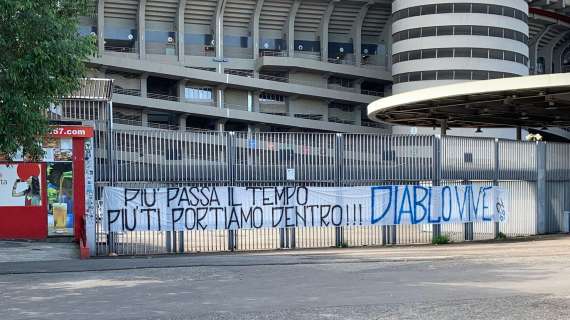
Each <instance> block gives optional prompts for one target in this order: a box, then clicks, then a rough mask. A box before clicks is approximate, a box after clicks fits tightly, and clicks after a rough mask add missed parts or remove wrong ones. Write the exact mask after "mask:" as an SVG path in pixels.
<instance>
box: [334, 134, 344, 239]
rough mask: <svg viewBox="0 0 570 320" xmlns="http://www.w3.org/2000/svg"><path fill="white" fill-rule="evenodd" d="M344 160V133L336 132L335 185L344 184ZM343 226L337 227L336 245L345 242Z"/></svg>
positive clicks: (335, 230)
mask: <svg viewBox="0 0 570 320" xmlns="http://www.w3.org/2000/svg"><path fill="white" fill-rule="evenodd" d="M343 160H344V135H343V134H342V133H337V134H336V140H335V175H334V185H335V187H341V186H342V177H343V174H342V169H343V162H344V161H343ZM343 229H344V228H343V227H335V229H334V232H335V246H337V247H341V246H342V245H343V243H344V232H343Z"/></svg>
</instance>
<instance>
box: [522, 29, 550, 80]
mask: <svg viewBox="0 0 570 320" xmlns="http://www.w3.org/2000/svg"><path fill="white" fill-rule="evenodd" d="M551 28H552V25H548V26H546V27H545V28H544V29H542V31H540V33H539V34H538V35H537V36H536V37H535V39H534V42H532V43H531V44H529V46H528V48H529V55H530V59H529V62H530V73H531V74H538V72H537V71H538V70H537V68H538V45H539V44H540V41H541V40H542V37H544V35H545V34H547V33H548V31H550V29H551Z"/></svg>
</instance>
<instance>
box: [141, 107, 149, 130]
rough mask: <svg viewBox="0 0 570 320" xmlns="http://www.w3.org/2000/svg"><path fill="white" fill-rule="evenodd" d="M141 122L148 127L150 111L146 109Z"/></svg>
mask: <svg viewBox="0 0 570 320" xmlns="http://www.w3.org/2000/svg"><path fill="white" fill-rule="evenodd" d="M141 124H142V126H143V127H148V113H146V111H145V110H143V111H142V114H141Z"/></svg>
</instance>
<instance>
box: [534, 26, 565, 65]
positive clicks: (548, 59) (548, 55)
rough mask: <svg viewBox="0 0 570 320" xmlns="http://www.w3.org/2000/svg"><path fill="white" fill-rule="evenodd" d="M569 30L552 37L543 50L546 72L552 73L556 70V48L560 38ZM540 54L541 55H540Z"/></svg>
mask: <svg viewBox="0 0 570 320" xmlns="http://www.w3.org/2000/svg"><path fill="white" fill-rule="evenodd" d="M568 33H569V32H562V33H560V34H559V35H557V36H556V37H554V38H552V39H551V40H550V41H549V42H548V45H547V46H546V47H544V49H543V50H541V55H542V56H544V73H546V74H550V73H553V71H554V66H553V64H554V63H555V60H554V48H555V47H556V45H557V44H558V43H559V42H560V40H562V39H564V37H566V35H567V34H568ZM539 56H540V55H539Z"/></svg>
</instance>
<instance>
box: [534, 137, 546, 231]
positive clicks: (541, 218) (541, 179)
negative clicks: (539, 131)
mask: <svg viewBox="0 0 570 320" xmlns="http://www.w3.org/2000/svg"><path fill="white" fill-rule="evenodd" d="M536 156H537V161H536V165H537V171H538V179H537V186H536V187H537V194H536V197H537V199H536V206H537V208H536V209H537V210H536V215H537V217H536V233H537V234H545V233H546V231H547V230H546V229H547V228H546V214H547V206H546V195H547V194H546V185H547V180H546V179H547V177H546V143H544V142H538V143H537V146H536Z"/></svg>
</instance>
